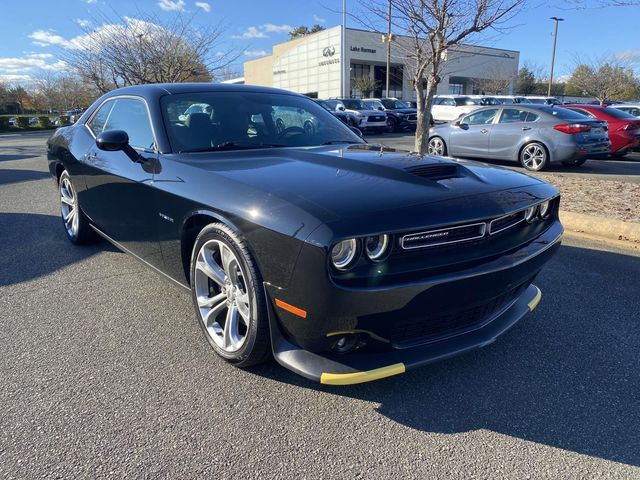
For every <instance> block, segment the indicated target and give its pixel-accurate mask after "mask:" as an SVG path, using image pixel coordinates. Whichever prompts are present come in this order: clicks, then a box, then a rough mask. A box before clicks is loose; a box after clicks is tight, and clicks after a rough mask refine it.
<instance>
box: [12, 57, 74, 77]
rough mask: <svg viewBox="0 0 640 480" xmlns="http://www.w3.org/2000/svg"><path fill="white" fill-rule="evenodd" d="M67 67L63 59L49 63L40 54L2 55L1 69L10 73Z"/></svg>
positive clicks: (54, 69) (60, 69)
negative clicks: (24, 55)
mask: <svg viewBox="0 0 640 480" xmlns="http://www.w3.org/2000/svg"><path fill="white" fill-rule="evenodd" d="M47 58H48V57H47ZM66 68H67V64H66V63H65V62H63V61H62V60H56V61H55V62H53V63H48V62H46V61H45V60H44V59H43V58H42V57H40V56H38V55H27V56H26V57H0V71H2V72H6V73H9V74H14V73H19V72H24V71H29V70H34V69H42V70H53V71H56V72H59V71H62V70H64V69H66Z"/></svg>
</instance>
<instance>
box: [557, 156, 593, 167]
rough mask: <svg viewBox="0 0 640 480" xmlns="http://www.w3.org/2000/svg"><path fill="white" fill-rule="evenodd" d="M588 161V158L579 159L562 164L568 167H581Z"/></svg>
mask: <svg viewBox="0 0 640 480" xmlns="http://www.w3.org/2000/svg"><path fill="white" fill-rule="evenodd" d="M586 161H587V159H586V158H578V159H575V160H565V161H563V162H562V164H563V165H566V166H567V167H579V166H580V165H584V163H585V162H586Z"/></svg>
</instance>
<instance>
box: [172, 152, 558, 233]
mask: <svg viewBox="0 0 640 480" xmlns="http://www.w3.org/2000/svg"><path fill="white" fill-rule="evenodd" d="M182 160H183V161H185V162H186V163H189V164H191V165H193V166H195V167H197V168H199V169H202V170H206V171H208V172H211V173H213V174H216V175H219V176H223V177H226V178H227V179H228V180H230V181H232V182H237V183H238V184H241V185H243V186H244V187H249V188H250V190H251V191H252V192H258V191H259V192H262V195H264V196H265V198H266V197H276V198H279V199H281V200H283V201H285V202H287V203H292V204H294V205H295V206H296V207H298V208H301V209H303V210H305V211H306V212H308V213H309V214H311V215H313V216H314V217H315V218H317V219H318V220H319V221H321V222H324V223H329V222H332V221H336V220H345V219H349V218H355V217H362V216H363V215H368V214H371V213H373V212H380V211H395V210H402V209H406V208H408V207H411V206H417V205H425V204H430V203H435V202H443V201H446V200H450V199H454V198H468V197H470V196H475V195H482V194H486V193H489V192H498V191H504V190H507V189H514V188H517V187H523V186H527V185H534V184H545V183H544V182H542V181H541V180H538V179H535V178H533V177H530V176H527V175H523V174H520V173H517V172H515V171H512V170H508V169H504V168H498V167H492V166H489V165H484V164H480V163H475V162H469V161H460V160H454V159H448V158H442V157H430V156H419V155H415V154H410V153H408V152H406V151H395V150H393V149H387V150H385V151H381V147H380V146H379V145H372V144H358V145H351V146H349V147H338V146H325V147H306V148H273V149H260V150H249V151H246V150H245V151H232V152H214V153H198V154H186V155H184V156H183V158H182ZM443 166H444V167H445V168H446V166H452V167H454V168H455V176H452V177H450V178H444V179H437V178H428V177H425V176H421V175H420V174H419V173H420V172H418V173H416V172H415V171H414V173H412V170H414V169H416V168H422V169H425V170H426V171H427V173H429V172H430V171H431V169H432V167H443ZM449 168H451V167H449ZM407 169H409V171H408V170H407ZM545 185H546V184H545ZM252 195H253V194H252Z"/></svg>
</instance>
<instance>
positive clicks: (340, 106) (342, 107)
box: [337, 105, 346, 112]
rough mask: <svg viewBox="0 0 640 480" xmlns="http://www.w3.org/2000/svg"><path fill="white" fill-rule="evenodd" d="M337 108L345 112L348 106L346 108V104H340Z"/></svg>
mask: <svg viewBox="0 0 640 480" xmlns="http://www.w3.org/2000/svg"><path fill="white" fill-rule="evenodd" d="M337 109H338V110H340V111H341V112H344V111H345V110H346V108H344V105H338V107H337Z"/></svg>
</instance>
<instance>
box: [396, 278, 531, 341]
mask: <svg viewBox="0 0 640 480" xmlns="http://www.w3.org/2000/svg"><path fill="white" fill-rule="evenodd" d="M529 284H530V281H527V282H525V283H523V284H521V285H520V286H518V287H517V288H514V289H512V290H509V291H508V292H505V293H503V294H502V295H499V296H497V297H494V298H492V299H489V300H488V301H486V302H483V303H481V304H478V305H475V306H473V307H470V308H465V309H459V310H454V311H450V312H447V313H440V314H438V315H433V316H420V317H418V316H413V317H408V318H405V319H404V320H403V321H401V322H400V323H399V324H397V325H395V326H394V333H393V334H392V335H391V338H390V340H391V343H392V344H393V346H394V347H395V348H407V347H411V346H415V345H417V344H420V343H427V342H430V341H434V340H437V339H439V338H443V337H450V336H453V335H459V334H461V333H464V332H465V331H469V330H472V329H474V328H479V327H481V326H482V325H483V324H484V323H485V322H487V321H488V320H491V319H492V318H493V317H494V316H495V315H496V314H497V313H499V312H500V311H501V310H503V309H505V308H506V307H507V306H509V305H510V304H511V303H512V302H513V301H514V300H515V299H516V298H517V297H518V296H519V295H520V294H521V293H522V292H523V291H524V290H525V289H526V288H527V287H528V286H529Z"/></svg>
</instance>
